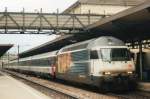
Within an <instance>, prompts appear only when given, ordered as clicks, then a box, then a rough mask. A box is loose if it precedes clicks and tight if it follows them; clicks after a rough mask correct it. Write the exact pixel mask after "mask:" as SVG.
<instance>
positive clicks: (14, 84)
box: [0, 72, 50, 99]
mask: <svg viewBox="0 0 150 99" xmlns="http://www.w3.org/2000/svg"><path fill="white" fill-rule="evenodd" d="M0 99H50V98H49V97H48V96H46V95H44V94H43V93H41V92H39V91H37V90H35V89H33V88H32V87H30V86H28V85H26V84H24V83H22V82H20V81H18V80H16V79H14V78H12V77H10V76H8V75H6V74H4V73H2V72H0Z"/></svg>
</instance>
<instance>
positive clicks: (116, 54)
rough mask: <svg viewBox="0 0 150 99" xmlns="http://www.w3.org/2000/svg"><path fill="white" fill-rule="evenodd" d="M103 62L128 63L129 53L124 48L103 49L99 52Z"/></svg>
mask: <svg viewBox="0 0 150 99" xmlns="http://www.w3.org/2000/svg"><path fill="white" fill-rule="evenodd" d="M100 54H101V58H102V60H103V61H129V60H130V59H131V57H130V52H129V50H128V49H126V48H104V49H101V50H100Z"/></svg>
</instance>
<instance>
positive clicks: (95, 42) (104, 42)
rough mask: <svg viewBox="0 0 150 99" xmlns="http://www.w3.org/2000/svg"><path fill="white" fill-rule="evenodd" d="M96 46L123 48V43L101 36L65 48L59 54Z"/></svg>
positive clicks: (110, 37) (113, 38)
mask: <svg viewBox="0 0 150 99" xmlns="http://www.w3.org/2000/svg"><path fill="white" fill-rule="evenodd" d="M96 46H125V43H124V42H123V41H121V40H119V39H117V38H115V37H112V36H102V37H99V38H95V39H91V40H87V41H84V42H80V43H76V44H72V45H69V46H66V47H64V48H62V49H61V50H60V52H66V51H72V50H78V49H86V48H89V49H90V48H92V47H96Z"/></svg>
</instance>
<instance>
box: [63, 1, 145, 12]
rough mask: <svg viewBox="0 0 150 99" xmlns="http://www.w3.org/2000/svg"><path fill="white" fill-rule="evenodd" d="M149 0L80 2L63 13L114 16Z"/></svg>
mask: <svg viewBox="0 0 150 99" xmlns="http://www.w3.org/2000/svg"><path fill="white" fill-rule="evenodd" d="M144 1H147V0H78V1H77V2H76V3H74V4H73V5H71V6H70V7H69V8H67V9H66V10H65V11H64V12H63V13H75V14H89V13H91V14H100V15H113V14H116V13H118V12H120V11H123V10H125V9H128V8H130V7H133V6H136V5H138V4H141V3H143V2H144Z"/></svg>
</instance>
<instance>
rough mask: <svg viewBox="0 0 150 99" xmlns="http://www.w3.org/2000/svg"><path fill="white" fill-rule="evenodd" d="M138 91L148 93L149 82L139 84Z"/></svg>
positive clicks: (149, 89) (149, 88)
mask: <svg viewBox="0 0 150 99" xmlns="http://www.w3.org/2000/svg"><path fill="white" fill-rule="evenodd" d="M138 89H140V90H143V91H148V92H150V82H139V83H138Z"/></svg>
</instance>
